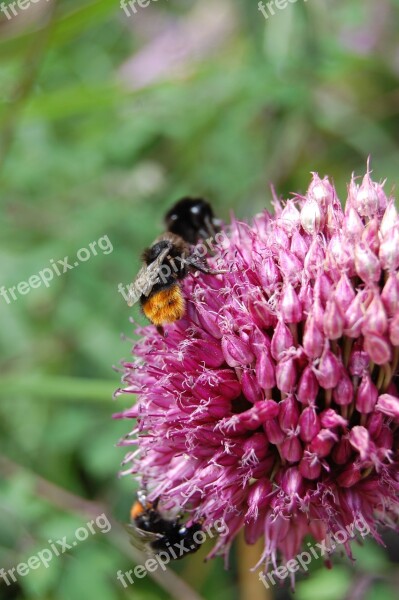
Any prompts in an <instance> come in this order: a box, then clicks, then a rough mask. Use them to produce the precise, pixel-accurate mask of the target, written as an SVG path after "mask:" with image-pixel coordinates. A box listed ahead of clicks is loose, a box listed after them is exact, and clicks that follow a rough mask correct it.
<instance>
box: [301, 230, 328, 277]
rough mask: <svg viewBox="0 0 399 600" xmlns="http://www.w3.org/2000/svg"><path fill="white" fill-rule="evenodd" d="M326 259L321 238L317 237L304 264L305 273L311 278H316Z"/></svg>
mask: <svg viewBox="0 0 399 600" xmlns="http://www.w3.org/2000/svg"><path fill="white" fill-rule="evenodd" d="M324 259H325V252H324V250H323V248H322V245H321V243H320V240H319V238H318V237H315V238H314V240H313V242H312V243H311V244H310V247H309V250H308V252H307V254H306V258H305V262H304V268H305V273H307V274H308V275H309V276H310V277H315V276H316V275H317V274H318V273H320V272H321V270H322V266H323V263H324Z"/></svg>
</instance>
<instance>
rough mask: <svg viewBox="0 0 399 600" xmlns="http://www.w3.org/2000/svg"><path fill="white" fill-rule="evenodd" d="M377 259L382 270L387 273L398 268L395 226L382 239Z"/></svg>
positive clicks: (398, 250) (397, 234)
mask: <svg viewBox="0 0 399 600" xmlns="http://www.w3.org/2000/svg"><path fill="white" fill-rule="evenodd" d="M379 257H380V263H381V266H382V268H383V269H385V270H386V271H388V272H389V273H392V272H393V271H395V270H396V269H397V268H398V267H399V229H398V226H397V224H396V225H395V227H392V228H391V229H390V230H389V231H388V232H387V233H386V234H385V236H384V237H383V239H382V242H381V245H380V252H379Z"/></svg>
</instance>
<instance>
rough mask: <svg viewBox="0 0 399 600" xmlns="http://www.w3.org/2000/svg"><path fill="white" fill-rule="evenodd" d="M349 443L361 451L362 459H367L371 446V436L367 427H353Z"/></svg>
mask: <svg viewBox="0 0 399 600" xmlns="http://www.w3.org/2000/svg"><path fill="white" fill-rule="evenodd" d="M349 443H350V444H351V446H352V448H354V449H355V450H357V451H358V452H359V454H360V458H361V460H366V458H367V455H368V451H369V446H370V437H369V432H368V431H367V429H366V428H365V427H362V426H361V425H356V426H355V427H352V429H351V431H350V432H349Z"/></svg>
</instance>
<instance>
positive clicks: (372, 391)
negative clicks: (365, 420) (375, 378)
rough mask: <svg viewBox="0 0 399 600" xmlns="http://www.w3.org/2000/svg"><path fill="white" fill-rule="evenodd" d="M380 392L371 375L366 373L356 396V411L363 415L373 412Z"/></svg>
mask: <svg viewBox="0 0 399 600" xmlns="http://www.w3.org/2000/svg"><path fill="white" fill-rule="evenodd" d="M377 397H378V390H377V388H376V387H375V385H374V383H373V382H372V381H371V377H370V374H369V373H368V372H366V373H364V375H363V377H362V381H361V382H360V385H359V388H358V390H357V394H356V410H357V411H359V412H360V413H363V414H368V413H371V412H373V410H374V406H375V403H376V402H377Z"/></svg>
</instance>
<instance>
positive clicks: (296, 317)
mask: <svg viewBox="0 0 399 600" xmlns="http://www.w3.org/2000/svg"><path fill="white" fill-rule="evenodd" d="M280 314H281V318H282V319H283V320H284V321H285V322H286V323H299V322H300V321H301V320H302V306H301V303H300V301H299V298H298V295H297V293H296V292H295V290H294V288H293V287H292V285H291V284H290V283H286V284H285V286H284V289H283V293H282V296H281V304H280Z"/></svg>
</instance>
